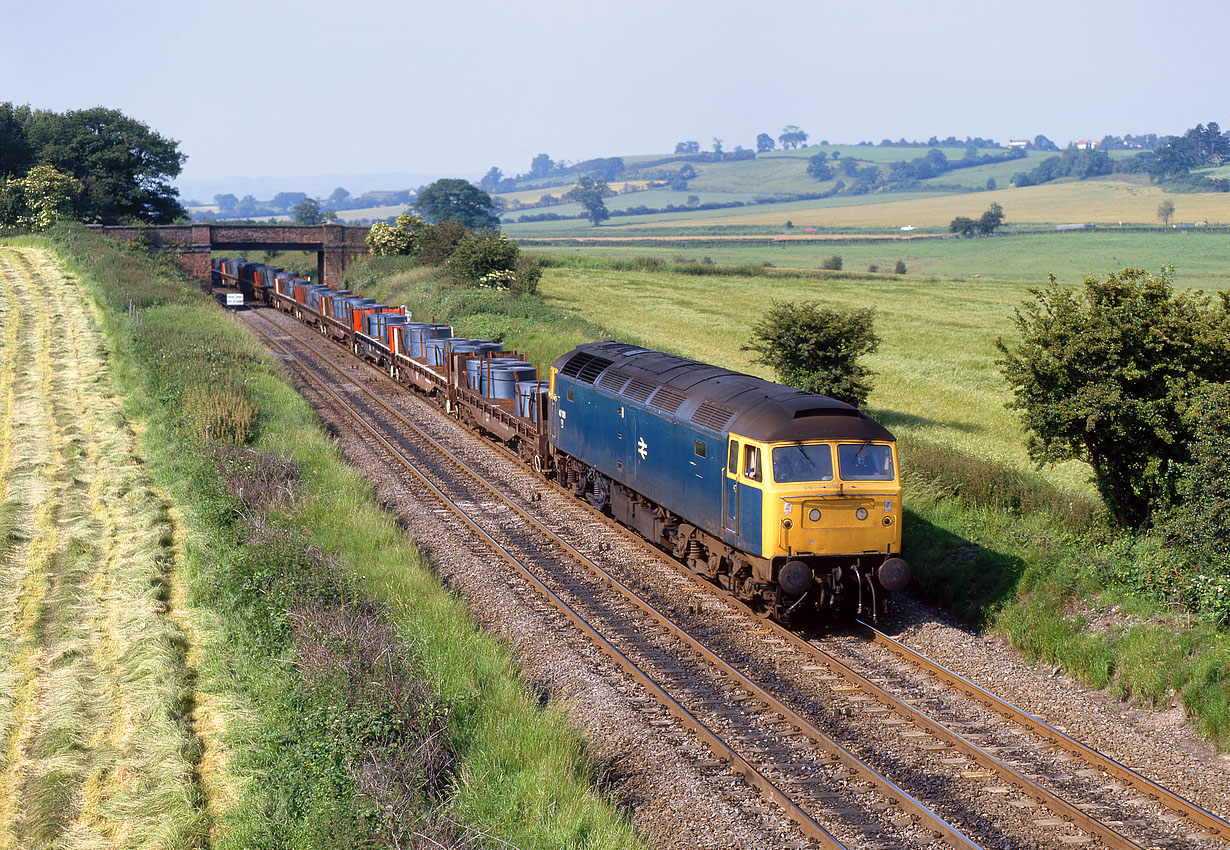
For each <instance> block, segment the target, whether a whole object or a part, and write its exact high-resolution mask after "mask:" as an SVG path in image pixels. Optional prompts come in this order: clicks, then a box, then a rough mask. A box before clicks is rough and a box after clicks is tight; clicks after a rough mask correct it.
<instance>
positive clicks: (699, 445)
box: [692, 440, 705, 457]
mask: <svg viewBox="0 0 1230 850" xmlns="http://www.w3.org/2000/svg"><path fill="white" fill-rule="evenodd" d="M692 451H694V452H696V456H697V457H704V456H705V444H704V442H703V441H701V440H696V441H695V442H694V443H693V444H692Z"/></svg>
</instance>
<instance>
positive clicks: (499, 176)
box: [478, 165, 504, 192]
mask: <svg viewBox="0 0 1230 850" xmlns="http://www.w3.org/2000/svg"><path fill="white" fill-rule="evenodd" d="M503 179H504V172H503V171H501V170H500V169H499V167H498V166H495V165H493V166H491V168H490V169H489V170H488V171H487V173H486V174H484V175H483V179H482V180H480V181H478V188H480V189H482V190H483V191H484V192H494V191H495V190H496V189H497V188H498V187H499V185H500V181H501V180H503Z"/></svg>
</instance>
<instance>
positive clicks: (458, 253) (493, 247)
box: [444, 230, 521, 289]
mask: <svg viewBox="0 0 1230 850" xmlns="http://www.w3.org/2000/svg"><path fill="white" fill-rule="evenodd" d="M520 254H521V249H520V248H518V247H517V244H516V243H515V242H510V241H509V240H508V239H505V238H504V237H503V236H501V235H500V234H498V233H495V232H492V231H489V230H487V231H483V232H481V233H469V234H466V235H465V236H463V237H462V239H461V241H460V242H458V243H457V247H456V249H454V251H453V253H452V255H451V256H450V257H449V258H448V260H447V261H446V262H445V264H444V267H445V270H446V271H447V273H448V276H449V277H450V278H451V279H452V280H453V282H454V283H457V284H459V285H461V286H480V285H485V286H494V287H495V288H497V289H508V288H509V286H510V285H511V283H512V281H513V280H515V279H516V268H517V259H518V257H519V256H520ZM504 273H506V274H504Z"/></svg>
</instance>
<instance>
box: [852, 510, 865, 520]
mask: <svg viewBox="0 0 1230 850" xmlns="http://www.w3.org/2000/svg"><path fill="white" fill-rule="evenodd" d="M854 515H855V516H856V517H858V518H859V519H867V509H866V508H859V509H858V510H857V511H855V512H854Z"/></svg>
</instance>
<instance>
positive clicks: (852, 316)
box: [743, 301, 880, 407]
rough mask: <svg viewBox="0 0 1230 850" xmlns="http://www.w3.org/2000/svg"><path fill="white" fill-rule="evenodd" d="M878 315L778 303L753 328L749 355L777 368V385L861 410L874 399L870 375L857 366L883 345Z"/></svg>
mask: <svg viewBox="0 0 1230 850" xmlns="http://www.w3.org/2000/svg"><path fill="white" fill-rule="evenodd" d="M874 322H875V311H874V310H870V309H867V310H848V311H847V310H831V309H828V308H825V307H820V306H819V305H818V304H817V303H816V302H814V301H804V302H803V303H801V304H794V303H791V302H788V301H774V302H772V303H771V304H770V306H769V311H768V312H767V313H765V314H764V316H762V317H761V319H760V321H758V322H756V324H755V325H753V326H752V338H751V341H750V342H748V344H747V345H745V346H743V350H744V351H754V352H756V356H755V358H754V360H755V361H756V362H757V363H764V364H765V365H766V366H772V367H773V369H774V371H775V372H776V373H777V377H778V380H780V381H781V382H782V383H785V384H788V385H789V386H792V387H796V388H797V389H800V390H805V391H807V392H813V393H820V394H821V395H827V396H831V397H833V398H835V399H839V400H841V401H844V402H847V403H849V404H852V405H854V406H856V407H858V406H861V405H862V404H863V403H864V402H866V401H867V396H868V395H870V394H871V382H870V380H869V378H870V377H871V372H870V371H869V370H868V369H867V368H866V367H865V366H863V365H861V364H860V363H859V362H858V358H859V357H861V356H862V355H864V354H870V353H871V352H873V351H875V350H876V348H878V347H879V345H880V338H879V337H878V336H877V335H876V332H875V330H874V328H873V325H874Z"/></svg>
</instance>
